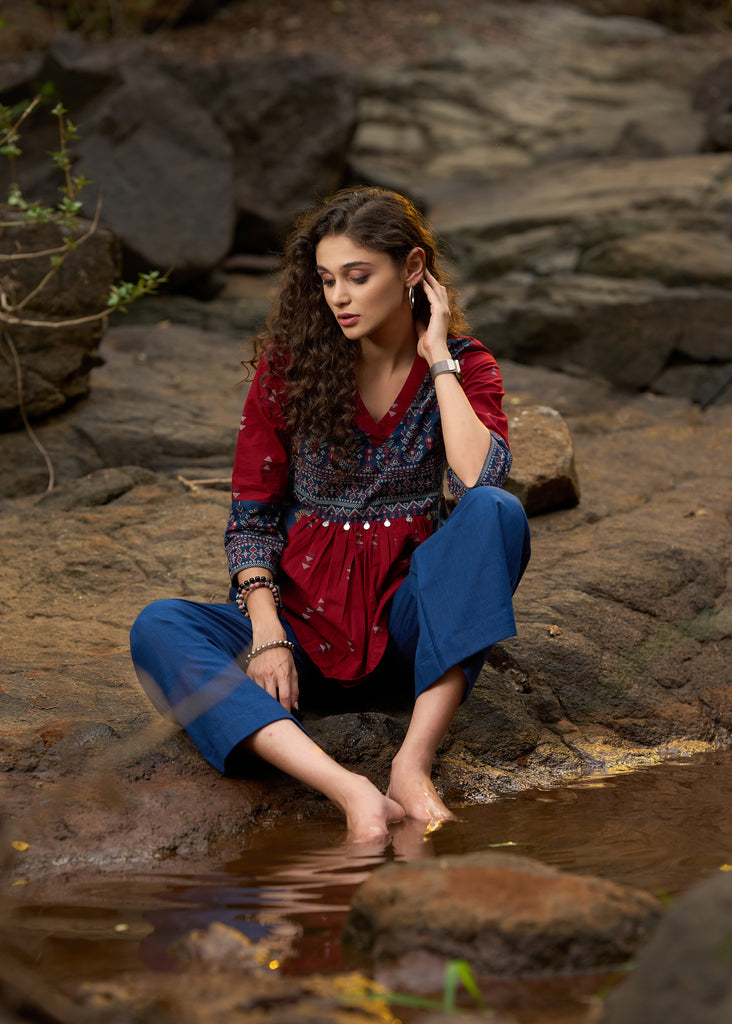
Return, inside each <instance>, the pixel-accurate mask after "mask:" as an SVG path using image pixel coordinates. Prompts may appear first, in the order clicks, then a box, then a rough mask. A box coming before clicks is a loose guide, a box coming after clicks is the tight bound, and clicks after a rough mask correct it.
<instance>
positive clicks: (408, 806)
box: [386, 760, 456, 828]
mask: <svg viewBox="0 0 732 1024" xmlns="http://www.w3.org/2000/svg"><path fill="white" fill-rule="evenodd" d="M386 795H387V797H391V799H392V800H396V802H397V803H398V804H399V805H400V806H401V807H403V808H404V811H405V813H406V814H407V817H409V818H414V819H415V820H416V821H421V822H424V823H425V824H427V825H429V826H431V827H432V828H437V827H438V826H439V825H441V824H442V823H443V822H444V821H455V820H456V817H455V815H454V814H453V813H452V811H451V810H450V808H449V807H447V806H446V805H445V804H444V803H443V802H442V800H441V799H440V796H439V795H438V793H437V790H436V789H435V787H434V786H433V785H432V780H431V779H430V777H429V775H427V774H425V773H424V772H422V771H419V770H417V769H415V768H414V767H411V766H407V765H401V764H399V763H398V762H397V761H396V760H395V761H393V762H392V769H391V781H390V783H389V788H388V789H387V791H386Z"/></svg>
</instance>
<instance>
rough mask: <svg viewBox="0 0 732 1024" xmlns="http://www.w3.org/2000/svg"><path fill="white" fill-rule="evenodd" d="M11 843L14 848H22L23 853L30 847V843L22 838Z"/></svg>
mask: <svg viewBox="0 0 732 1024" xmlns="http://www.w3.org/2000/svg"><path fill="white" fill-rule="evenodd" d="M10 845H11V846H12V847H13V849H14V850H20V852H21V853H23V851H24V850H27V849H28V848H29V847H30V843H24V842H22V841H21V840H20V839H16V840H15V841H14V842H12V843H11V844H10Z"/></svg>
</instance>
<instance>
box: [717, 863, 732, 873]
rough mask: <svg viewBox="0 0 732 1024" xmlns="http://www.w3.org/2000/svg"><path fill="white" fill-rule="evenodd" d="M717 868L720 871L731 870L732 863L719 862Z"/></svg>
mask: <svg viewBox="0 0 732 1024" xmlns="http://www.w3.org/2000/svg"><path fill="white" fill-rule="evenodd" d="M719 870H720V871H732V864H720V865H719Z"/></svg>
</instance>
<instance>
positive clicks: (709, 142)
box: [694, 58, 732, 151]
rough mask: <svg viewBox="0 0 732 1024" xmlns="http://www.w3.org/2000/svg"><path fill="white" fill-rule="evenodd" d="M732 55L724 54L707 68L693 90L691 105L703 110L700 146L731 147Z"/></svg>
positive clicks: (716, 149) (710, 148) (717, 148)
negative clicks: (702, 135)
mask: <svg viewBox="0 0 732 1024" xmlns="http://www.w3.org/2000/svg"><path fill="white" fill-rule="evenodd" d="M731 105H732V59H730V58H725V59H724V60H722V61H720V62H719V63H718V64H715V65H714V66H713V67H711V68H709V69H708V70H707V71H706V72H705V73H704V74H703V75H702V77H701V79H700V80H699V82H698V84H697V87H696V90H695V92H694V107H695V108H696V109H697V110H703V111H704V112H705V113H706V123H705V128H706V136H705V139H704V142H703V145H702V147H700V148H703V149H708V150H712V151H718V150H726V151H729V150H730V149H732V115H731V114H730V107H731Z"/></svg>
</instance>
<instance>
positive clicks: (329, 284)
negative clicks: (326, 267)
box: [320, 277, 335, 288]
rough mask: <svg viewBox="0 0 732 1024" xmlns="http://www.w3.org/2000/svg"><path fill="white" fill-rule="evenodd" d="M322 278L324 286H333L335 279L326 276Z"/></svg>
mask: <svg viewBox="0 0 732 1024" xmlns="http://www.w3.org/2000/svg"><path fill="white" fill-rule="evenodd" d="M320 280H321V281H322V283H323V287H324V288H331V287H332V286H333V285H334V284H335V281H331V280H326V278H324V277H321V279H320Z"/></svg>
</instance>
